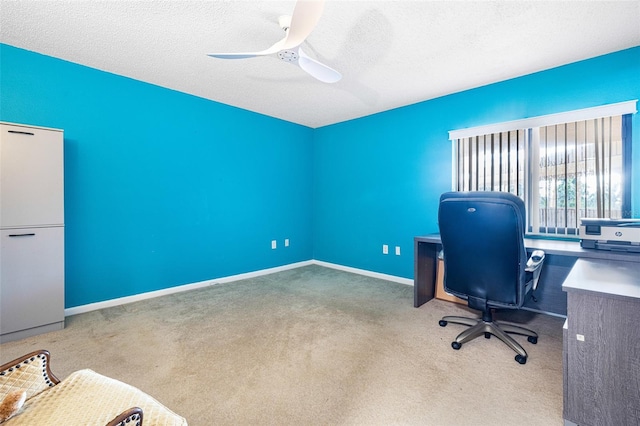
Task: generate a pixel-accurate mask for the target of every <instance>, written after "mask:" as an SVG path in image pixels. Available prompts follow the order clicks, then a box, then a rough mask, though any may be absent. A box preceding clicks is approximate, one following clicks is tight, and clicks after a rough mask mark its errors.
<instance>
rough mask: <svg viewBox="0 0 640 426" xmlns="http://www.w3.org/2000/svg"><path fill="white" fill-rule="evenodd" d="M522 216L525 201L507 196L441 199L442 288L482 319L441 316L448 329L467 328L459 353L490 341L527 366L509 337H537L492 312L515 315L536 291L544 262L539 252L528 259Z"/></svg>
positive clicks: (522, 353) (485, 194) (467, 195)
mask: <svg viewBox="0 0 640 426" xmlns="http://www.w3.org/2000/svg"><path fill="white" fill-rule="evenodd" d="M525 217H526V211H525V207H524V203H523V201H522V200H521V199H520V198H518V197H517V196H515V195H513V194H510V193H507V192H484V191H479V192H447V193H445V194H442V196H441V197H440V206H439V209H438V223H439V226H440V237H441V238H442V249H443V255H444V288H445V290H446V291H447V292H448V293H451V294H453V295H455V296H457V297H459V298H461V299H465V300H466V301H467V304H468V305H469V307H470V308H472V309H477V310H479V311H482V318H478V319H475V318H465V317H458V316H445V317H443V318H442V319H441V320H440V325H441V326H442V327H444V326H446V325H447V324H448V323H450V322H451V323H455V324H462V325H467V326H469V327H470V328H468V329H467V330H465V331H464V332H462V333H461V334H460V335H458V337H456V339H455V341H453V343H451V346H452V347H453V349H460V348H461V347H462V344H463V343H466V342H468V341H470V340H472V339H475V338H476V337H478V336H481V335H484V336H485V337H486V338H487V339H488V338H490V337H491V336H492V335H493V336H496V337H497V338H499V339H500V340H502V341H503V342H504V343H505V344H506V345H507V346H509V347H510V348H511V349H513V350H514V351H515V352H517V355H516V357H515V359H516V361H518V362H519V363H520V364H525V363H526V362H527V352H526V351H525V350H524V349H523V348H522V346H521V345H520V344H519V343H518V342H516V341H515V340H514V339H513V338H512V337H511V336H509V335H508V334H507V333H512V334H520V335H524V336H527V339H528V341H529V342H530V343H533V344H535V343H537V342H538V335H537V334H536V332H534V331H532V330H529V329H527V328H524V327H520V326H518V325H515V324H506V323H498V322H495V321H494V320H493V310H494V309H519V308H521V307H522V305H523V304H524V302H525V296H526V295H527V293H528V292H529V291H530V290H531V289H532V288H535V287H536V286H537V283H538V278H539V276H540V268H541V267H542V263H543V261H544V252H543V251H542V250H536V251H534V253H533V255H532V256H531V258H530V259H527V252H526V250H525V248H524V231H525Z"/></svg>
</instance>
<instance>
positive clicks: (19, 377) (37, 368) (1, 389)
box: [0, 350, 60, 400]
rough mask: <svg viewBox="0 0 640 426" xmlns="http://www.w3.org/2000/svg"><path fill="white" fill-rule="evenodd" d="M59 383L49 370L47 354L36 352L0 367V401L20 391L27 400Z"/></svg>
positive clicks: (40, 351) (45, 352)
mask: <svg viewBox="0 0 640 426" xmlns="http://www.w3.org/2000/svg"><path fill="white" fill-rule="evenodd" d="M58 383H60V380H58V378H57V377H56V376H54V375H53V373H52V372H51V370H50V369H49V352H48V351H45V350H38V351H34V352H31V353H29V354H27V355H24V356H22V357H20V358H17V359H14V360H13V361H9V362H7V363H6V364H3V365H2V366H0V400H1V399H3V398H4V397H5V396H6V395H7V394H8V393H9V392H11V391H14V390H17V389H21V390H24V391H26V392H27V399H29V398H31V397H33V396H35V395H37V394H39V393H40V392H42V391H43V390H45V389H48V388H50V387H52V386H55V385H57V384H58Z"/></svg>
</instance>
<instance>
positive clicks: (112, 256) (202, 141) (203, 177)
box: [0, 45, 640, 307]
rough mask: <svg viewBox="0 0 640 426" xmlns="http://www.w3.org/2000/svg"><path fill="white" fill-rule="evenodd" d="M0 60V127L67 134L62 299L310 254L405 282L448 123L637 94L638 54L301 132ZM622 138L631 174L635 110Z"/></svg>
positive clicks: (16, 58) (444, 162)
mask: <svg viewBox="0 0 640 426" xmlns="http://www.w3.org/2000/svg"><path fill="white" fill-rule="evenodd" d="M0 67H1V68H0V79H1V80H0V83H1V85H2V86H1V88H2V91H1V93H0V120H2V121H10V122H18V123H27V124H33V125H40V126H46V127H57V128H62V129H64V130H65V149H66V152H65V162H66V164H65V178H66V182H65V191H66V194H65V208H66V214H65V220H66V237H67V240H66V244H67V250H66V256H67V264H66V273H67V277H66V285H67V293H66V299H67V300H66V306H67V307H73V306H78V305H83V304H86V303H91V302H96V301H103V300H108V299H112V298H116V297H121V296H127V295H131V294H136V293H142V292H146V291H152V290H156V289H162V288H167V287H171V286H176V285H180V284H186V283H191V282H197V281H201V280H207V279H212V278H216V277H222V276H228V275H233V274H238V273H242V272H248V271H254V270H259V269H264V268H268V267H272V266H278V265H283V264H288V263H292V262H297V261H301V260H308V259H311V258H315V259H317V260H322V261H327V262H332V263H336V264H341V265H345V266H352V267H356V268H361V269H366V270H370V271H376V272H382V273H386V274H391V275H396V276H401V277H406V278H412V277H413V237H414V236H415V235H421V234H427V233H431V232H437V222H436V217H437V202H438V197H439V195H440V194H441V193H442V192H444V191H447V190H449V188H450V186H451V143H450V141H449V140H448V133H447V132H448V131H449V130H454V129H460V128H465V127H472V126H479V125H484V124H489V123H495V122H501V121H508V120H515V119H521V118H526V117H532V116H537V115H544V114H551V113H556V112H563V111H567V110H573V109H579V108H586V107H591V106H597V105H603V104H608V103H614V102H620V101H626V100H632V99H639V98H640V78H638V75H640V47H636V48H634V49H629V50H624V51H621V52H617V53H613V54H609V55H605V56H601V57H598V58H594V59H590V60H587V61H582V62H578V63H575V64H570V65H567V66H564V67H559V68H555V69H552V70H548V71H544V72H539V73H535V74H532V75H528V76H524V77H521V78H516V79H512V80H508V81H504V82H501V83H497V84H492V85H488V86H484V87H480V88H477V89H473V90H468V91H464V92H461V93H456V94H452V95H449V96H445V97H441V98H438V99H433V100H429V101H425V102H421V103H418V104H415V105H411V106H407V107H404V108H399V109H395V110H391V111H387V112H384V113H380V114H375V115H372V116H368V117H364V118H361V119H357V120H351V121H347V122H344V123H339V124H335V125H332V126H327V127H323V128H319V129H315V130H313V129H309V128H306V127H303V126H298V125H295V124H291V123H287V122H284V121H280V120H277V119H273V118H269V117H266V116H262V115H259V114H254V113H251V112H247V111H243V110H240V109H237V108H233V107H229V106H225V105H222V104H219V103H215V102H211V101H208V100H204V99H201V98H197V97H193V96H189V95H185V94H182V93H178V92H174V91H171V90H167V89H163V88H160V87H157V86H153V85H149V84H146V83H142V82H138V81H134V80H131V79H127V78H123V77H119V76H115V75H112V74H109V73H104V72H101V71H97V70H93V69H90V68H86V67H82V66H79V65H75V64H71V63H68V62H65V61H61V60H58V59H54V58H50V57H46V56H42V55H39V54H35V53H32V52H27V51H24V50H21V49H16V48H13V47H10V46H6V45H0ZM272 135H278V137H277V138H274V137H272ZM633 140H634V147H633V165H634V172H633V182H640V115H638V114H636V115H635V116H634V117H633ZM632 202H633V205H632V208H633V211H634V213H633V215H634V217H640V184H634V185H633V194H632ZM284 238H290V239H291V242H292V245H291V247H290V248H288V249H284V248H279V249H277V250H271V248H270V241H271V240H272V239H277V240H278V243H279V245H280V247H281V246H282V243H283V240H284ZM382 244H388V245H389V246H390V250H391V254H389V255H386V256H385V255H383V254H382V252H381V247H382ZM395 246H400V248H401V253H402V254H401V256H395V255H394V254H393V250H394V247H395Z"/></svg>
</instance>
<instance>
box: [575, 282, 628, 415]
mask: <svg viewBox="0 0 640 426" xmlns="http://www.w3.org/2000/svg"><path fill="white" fill-rule="evenodd" d="M568 311H569V312H568V321H569V327H568V331H567V342H566V349H567V360H566V361H567V365H568V368H567V384H566V392H567V397H566V404H567V406H566V407H565V416H566V419H567V420H570V421H572V422H574V423H576V424H579V425H585V426H590V425H594V426H596V425H612V426H617V425H638V424H640V417H639V414H640V408H639V407H640V406H639V405H638V401H640V368H639V367H640V362H639V361H638V360H639V359H640V346H639V345H638V342H640V328H639V327H638V324H640V304H639V303H638V300H637V299H634V298H623V297H607V296H601V295H599V294H598V293H593V295H592V294H591V293H581V292H571V293H569V310H568Z"/></svg>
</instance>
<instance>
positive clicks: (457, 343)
mask: <svg viewBox="0 0 640 426" xmlns="http://www.w3.org/2000/svg"><path fill="white" fill-rule="evenodd" d="M450 322H451V323H454V324H461V325H467V326H469V328H468V329H466V330H465V331H463V332H462V333H460V334H459V335H458V337H456V340H454V341H453V342H452V343H451V347H452V348H453V349H460V347H461V346H462V344H463V343H466V342H468V341H470V340H473V339H475V338H476V337H479V336H482V335H484V336H485V337H486V338H487V339H488V338H490V337H491V335H493V336H496V337H497V338H498V339H500V340H502V341H503V342H504V343H505V344H506V345H507V346H509V347H510V348H511V349H513V350H514V351H515V352H516V353H517V354H518V355H516V358H515V359H516V361H518V362H519V363H520V364H525V363H526V362H527V352H526V351H525V350H524V348H523V347H522V346H521V345H520V344H519V343H518V342H516V341H515V340H514V339H513V337H511V336H509V335H508V334H507V333H512V334H520V335H522V336H527V340H528V341H529V342H530V343H533V344H536V343H538V334H537V333H536V332H535V331H532V330H529V329H528V328H524V327H521V326H519V325H515V324H508V323H504V322H496V321H485V320H483V319H482V318H467V317H458V316H445V317H442V319H441V320H440V322H439V324H440V326H441V327H445V326H446V325H447V324H448V323H450Z"/></svg>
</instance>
